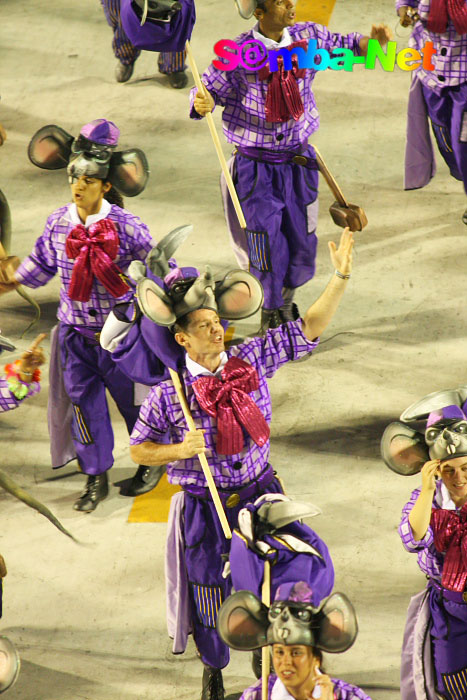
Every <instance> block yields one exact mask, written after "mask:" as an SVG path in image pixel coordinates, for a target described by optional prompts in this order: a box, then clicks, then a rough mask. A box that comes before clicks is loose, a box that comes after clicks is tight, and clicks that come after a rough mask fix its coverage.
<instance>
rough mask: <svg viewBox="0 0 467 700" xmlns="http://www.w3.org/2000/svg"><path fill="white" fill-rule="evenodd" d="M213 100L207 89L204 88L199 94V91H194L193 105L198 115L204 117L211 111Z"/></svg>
mask: <svg viewBox="0 0 467 700" xmlns="http://www.w3.org/2000/svg"><path fill="white" fill-rule="evenodd" d="M214 105H215V102H214V100H213V98H212V96H211V94H210V92H209V90H206V88H205V89H204V94H203V95H201V94H200V93H199V92H197V93H196V97H195V101H194V103H193V107H194V108H195V110H196V111H197V112H198V114H199V115H201V116H202V117H205V116H206V114H207V113H208V112H212V110H213V109H214Z"/></svg>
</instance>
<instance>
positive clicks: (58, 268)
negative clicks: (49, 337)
mask: <svg viewBox="0 0 467 700" xmlns="http://www.w3.org/2000/svg"><path fill="white" fill-rule="evenodd" d="M118 136H119V130H118V129H117V127H116V126H115V124H113V122H110V121H107V120H106V119H96V120H94V121H93V122H90V123H89V124H86V125H85V126H84V127H83V128H82V129H81V132H80V135H79V137H78V138H77V139H74V140H73V137H71V136H70V135H69V134H67V133H66V132H64V131H63V130H62V129H60V128H59V127H55V126H53V127H44V128H43V129H41V130H39V131H38V132H37V134H36V135H35V136H34V137H33V140H32V142H31V146H30V157H31V160H32V161H33V162H34V163H35V164H36V165H40V167H44V163H45V165H46V166H48V167H63V163H66V162H67V161H68V159H69V163H68V169H67V171H68V175H69V180H70V186H71V192H72V196H73V202H72V203H71V204H66V205H65V206H63V207H60V208H59V209H57V210H56V211H55V212H53V213H52V214H51V215H50V216H49V218H48V219H47V223H46V226H45V229H44V232H43V234H42V235H41V236H40V237H39V238H38V239H37V241H36V243H35V246H34V249H33V251H32V253H31V255H29V256H28V257H27V258H25V260H23V262H22V263H21V265H20V267H19V268H18V269H17V270H16V272H15V274H14V279H13V280H12V281H11V283H10V284H4V285H1V286H0V291H3V292H6V291H9V290H10V289H14V287H15V286H16V285H18V284H23V285H26V286H28V287H32V288H35V287H40V286H43V285H45V284H47V282H49V281H50V280H51V279H52V278H53V277H54V276H55V275H56V274H59V275H60V281H61V287H60V303H59V307H58V313H57V317H58V319H59V327H58V334H59V346H60V353H61V365H62V372H63V380H64V384H65V390H66V392H67V394H68V397H69V399H70V401H71V403H72V407H73V425H72V436H73V443H74V447H75V450H76V454H77V458H78V462H79V465H80V468H81V470H82V471H83V472H84V473H85V474H86V475H87V483H86V487H85V489H84V491H83V493H82V495H81V496H80V497H79V498H78V500H77V501H76V502H75V504H74V507H75V509H76V510H79V511H83V512H91V511H93V510H94V509H95V508H96V506H97V504H98V503H99V501H101V500H102V499H104V498H105V497H106V496H107V494H108V479H107V471H108V470H109V469H110V468H111V466H112V464H113V456H112V450H113V444H114V442H113V432H112V426H111V423H110V416H109V412H108V407H107V401H106V398H105V391H106V388H107V389H108V390H109V391H110V393H111V395H112V397H113V398H114V400H115V402H116V404H117V406H118V408H119V411H120V413H121V414H122V416H123V418H124V419H125V422H126V424H127V428H128V431H129V432H131V430H132V428H133V425H134V423H135V421H136V418H137V417H138V413H139V406H138V405H136V404H135V401H134V385H133V383H132V382H131V381H130V380H129V379H128V378H127V377H126V375H125V374H124V373H123V372H121V370H119V369H118V367H117V366H116V365H115V364H114V363H113V361H112V358H111V356H110V354H109V353H107V352H106V351H105V350H103V349H102V348H101V347H100V345H99V341H98V337H99V333H100V331H101V329H102V326H103V324H104V322H105V319H106V318H107V316H108V314H109V313H110V311H111V309H112V308H113V306H114V305H115V304H116V303H117V301H126V300H129V299H131V298H132V296H133V289H132V288H131V287H130V286H129V285H128V284H127V282H126V281H125V278H124V273H125V272H126V269H127V268H128V266H129V264H130V262H131V261H132V260H134V259H135V258H138V259H140V260H143V259H144V258H145V257H146V255H147V253H148V252H149V251H150V250H151V249H152V247H153V241H152V239H151V236H150V234H149V230H148V227H147V226H146V225H145V224H144V223H143V222H142V221H141V220H140V219H139V218H138V217H137V216H134V215H133V214H131V213H130V212H128V211H126V210H125V209H123V208H122V206H123V200H122V198H121V196H120V194H119V192H118V191H117V190H116V189H115V186H114V185H113V184H112V183H113V182H117V181H118V186H119V190H120V191H122V192H123V193H125V194H128V195H133V194H136V193H138V192H139V191H141V189H142V188H143V187H144V185H141V184H140V183H136V184H135V183H134V182H133V183H132V181H131V176H132V174H133V173H134V172H137V173H143V174H144V175H145V176H146V177H147V164H146V161H145V158H144V154H142V152H140V151H138V150H137V149H135V150H134V151H131V150H129V151H123V152H121V151H117V152H115V148H116V146H117V142H118ZM57 143H58V144H61V145H60V146H59V151H60V149H62V150H61V151H60V152H59V154H58V155H55V153H52V154H51V152H50V150H49V147H50V148H55V146H56V144H57ZM51 144H52V146H51ZM54 159H55V160H56V161H57V162H58V165H56V164H54V163H53V162H52V161H53V160H54ZM127 164H128V170H125V168H126V165H127ZM119 168H122V169H123V170H121V171H119ZM119 173H120V175H119ZM137 177H138V176H137ZM111 202H117V203H111ZM50 401H51V402H53V401H54V394H53V393H52V394H51V396H50ZM147 469H148V468H147V467H145V466H143V465H141V466H140V467H139V469H138V471H137V473H136V474H135V477H134V478H133V482H132V484H131V486H130V489H129V491H128V495H137V493H143V492H144V491H145V490H149V488H150V487H151V488H152V486H151V485H150V484H149V483H143V481H142V479H143V475H144V476H146V477H147V475H146V472H147Z"/></svg>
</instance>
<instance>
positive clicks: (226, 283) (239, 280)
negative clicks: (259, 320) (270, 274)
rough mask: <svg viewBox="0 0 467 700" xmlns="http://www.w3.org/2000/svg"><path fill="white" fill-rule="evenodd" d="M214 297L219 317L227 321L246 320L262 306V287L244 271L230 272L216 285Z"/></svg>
mask: <svg viewBox="0 0 467 700" xmlns="http://www.w3.org/2000/svg"><path fill="white" fill-rule="evenodd" d="M215 297H216V302H217V309H218V313H219V316H220V317H221V318H225V319H227V320H232V321H234V320H238V319H242V318H248V316H252V315H253V314H254V313H256V312H257V311H258V309H260V308H261V306H262V304H263V297H264V294H263V287H262V285H261V282H260V281H259V280H257V279H256V277H255V276H254V275H252V274H251V273H250V272H247V271H246V270H232V271H230V272H228V273H227V275H226V276H225V277H224V279H223V280H221V281H220V282H217V283H216V290H215Z"/></svg>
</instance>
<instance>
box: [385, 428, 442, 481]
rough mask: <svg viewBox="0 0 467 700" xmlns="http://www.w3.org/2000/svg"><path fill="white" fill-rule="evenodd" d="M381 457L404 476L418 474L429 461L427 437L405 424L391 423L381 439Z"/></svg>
mask: <svg viewBox="0 0 467 700" xmlns="http://www.w3.org/2000/svg"><path fill="white" fill-rule="evenodd" d="M381 456H382V458H383V459H384V461H385V463H386V465H387V466H388V467H389V468H390V469H392V470H393V471H395V472H397V474H402V476H412V475H413V474H418V472H419V471H420V470H421V468H422V467H423V465H424V464H425V462H427V461H428V460H429V458H430V457H429V454H428V447H427V446H426V443H425V437H424V435H422V433H419V432H417V431H416V430H414V429H413V428H411V427H410V426H408V425H406V424H405V423H398V422H394V423H390V424H389V425H388V427H387V428H386V430H385V431H384V433H383V437H382V438H381Z"/></svg>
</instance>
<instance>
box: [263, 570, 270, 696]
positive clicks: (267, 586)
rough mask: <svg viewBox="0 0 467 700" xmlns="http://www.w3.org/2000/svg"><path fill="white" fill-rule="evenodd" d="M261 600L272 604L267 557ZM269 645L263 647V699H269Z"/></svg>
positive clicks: (266, 603) (265, 603) (268, 604)
mask: <svg viewBox="0 0 467 700" xmlns="http://www.w3.org/2000/svg"><path fill="white" fill-rule="evenodd" d="M261 600H262V602H263V603H264V605H267V606H268V607H269V606H270V605H271V565H270V563H269V561H268V560H267V559H266V560H265V562H264V576H263V585H262V588H261ZM270 661H271V657H270V652H269V646H265V647H263V648H262V649H261V700H268V681H269V671H270Z"/></svg>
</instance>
